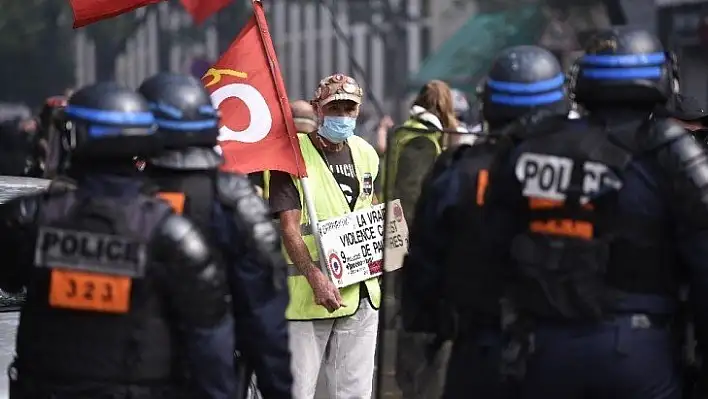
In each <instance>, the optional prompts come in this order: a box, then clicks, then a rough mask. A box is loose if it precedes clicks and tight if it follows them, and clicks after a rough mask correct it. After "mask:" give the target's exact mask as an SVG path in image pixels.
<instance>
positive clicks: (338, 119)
mask: <svg viewBox="0 0 708 399" xmlns="http://www.w3.org/2000/svg"><path fill="white" fill-rule="evenodd" d="M355 127H356V118H352V117H349V116H325V117H324V119H323V120H322V125H320V128H319V129H318V131H317V133H318V134H319V135H320V136H322V137H324V138H326V139H327V140H329V141H331V142H333V143H335V144H339V143H343V142H344V141H345V140H346V139H348V138H349V137H352V136H353V135H354V128H355Z"/></svg>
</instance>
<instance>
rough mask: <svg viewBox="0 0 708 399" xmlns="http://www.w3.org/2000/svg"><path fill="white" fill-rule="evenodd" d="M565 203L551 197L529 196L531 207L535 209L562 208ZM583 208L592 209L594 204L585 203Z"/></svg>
mask: <svg viewBox="0 0 708 399" xmlns="http://www.w3.org/2000/svg"><path fill="white" fill-rule="evenodd" d="M564 204H565V202H564V201H562V200H551V199H546V198H537V197H531V198H529V208H530V209H535V210H539V209H553V208H560V207H562V206H563V205H564ZM582 208H583V209H587V210H592V209H593V205H592V204H583V205H582Z"/></svg>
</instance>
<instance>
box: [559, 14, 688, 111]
mask: <svg viewBox="0 0 708 399" xmlns="http://www.w3.org/2000/svg"><path fill="white" fill-rule="evenodd" d="M572 74H573V75H574V76H572V80H573V81H574V82H573V86H574V87H572V88H571V90H572V91H573V94H574V100H575V101H576V102H577V103H578V104H580V105H582V106H584V107H585V108H588V109H593V108H598V106H602V107H607V106H613V104H618V105H620V106H623V107H627V106H632V107H636V106H646V107H648V108H651V107H653V106H654V105H656V104H657V103H665V102H666V101H667V100H669V99H670V98H671V97H672V96H673V95H674V93H675V92H677V91H678V65H677V62H676V57H675V56H674V55H673V54H672V53H669V52H666V51H664V48H663V46H662V45H661V43H660V42H659V40H658V39H657V38H656V37H655V36H654V35H652V34H651V33H649V32H647V31H645V30H642V29H636V28H629V27H615V28H611V29H607V30H603V31H601V32H599V33H597V34H596V35H594V36H593V37H592V38H591V39H590V40H589V41H588V43H587V45H586V46H585V55H583V56H582V57H580V58H579V59H578V61H577V62H576V66H575V67H574V70H573V72H572Z"/></svg>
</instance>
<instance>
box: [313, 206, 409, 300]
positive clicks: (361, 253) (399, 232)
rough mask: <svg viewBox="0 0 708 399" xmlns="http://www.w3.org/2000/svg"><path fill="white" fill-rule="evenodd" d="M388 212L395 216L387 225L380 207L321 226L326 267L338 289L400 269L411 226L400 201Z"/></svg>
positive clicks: (382, 209) (321, 224)
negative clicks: (408, 224)
mask: <svg viewBox="0 0 708 399" xmlns="http://www.w3.org/2000/svg"><path fill="white" fill-rule="evenodd" d="M389 209H390V210H391V211H392V213H393V214H394V217H392V218H391V219H390V220H389V221H388V222H387V221H386V220H385V212H384V205H383V204H380V205H375V206H373V207H371V208H369V209H365V210H361V211H358V212H353V213H350V214H347V215H345V216H342V217H340V218H336V219H331V220H326V221H323V222H320V223H319V224H318V226H319V231H320V238H321V240H322V248H323V251H324V255H325V259H326V261H327V266H328V269H329V272H330V275H331V277H332V281H334V283H335V285H336V286H337V287H346V286H349V285H352V284H356V283H359V282H361V281H364V280H367V279H369V278H371V277H376V276H380V275H381V273H382V272H383V271H384V269H385V270H386V271H390V270H395V269H398V268H400V265H401V263H402V259H403V255H404V254H405V252H406V250H407V248H408V227H407V225H406V223H405V219H404V218H403V211H402V209H401V205H400V201H398V200H396V201H393V202H391V203H389ZM384 235H386V245H384ZM384 251H386V267H384V265H383V258H384Z"/></svg>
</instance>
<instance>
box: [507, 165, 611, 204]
mask: <svg viewBox="0 0 708 399" xmlns="http://www.w3.org/2000/svg"><path fill="white" fill-rule="evenodd" d="M573 165H574V161H573V160H572V159H570V158H566V157H559V156H555V155H547V154H535V153H523V154H521V156H520V157H519V159H518V161H517V162H516V167H515V174H516V178H517V179H518V180H519V182H521V184H522V185H523V195H524V196H525V197H533V198H542V199H547V200H553V201H563V200H565V198H566V191H567V190H568V188H569V187H570V179H571V174H572V172H573ZM620 188H622V182H621V180H620V179H619V178H618V177H617V175H616V174H615V173H614V172H613V171H612V169H610V168H609V167H608V166H607V165H604V164H601V163H599V162H593V161H586V162H584V163H583V188H582V189H583V193H584V194H587V195H586V196H581V198H580V202H581V203H587V202H589V201H590V198H589V197H590V196H591V195H592V194H595V193H598V192H600V191H602V190H603V189H613V190H619V189H620Z"/></svg>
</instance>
